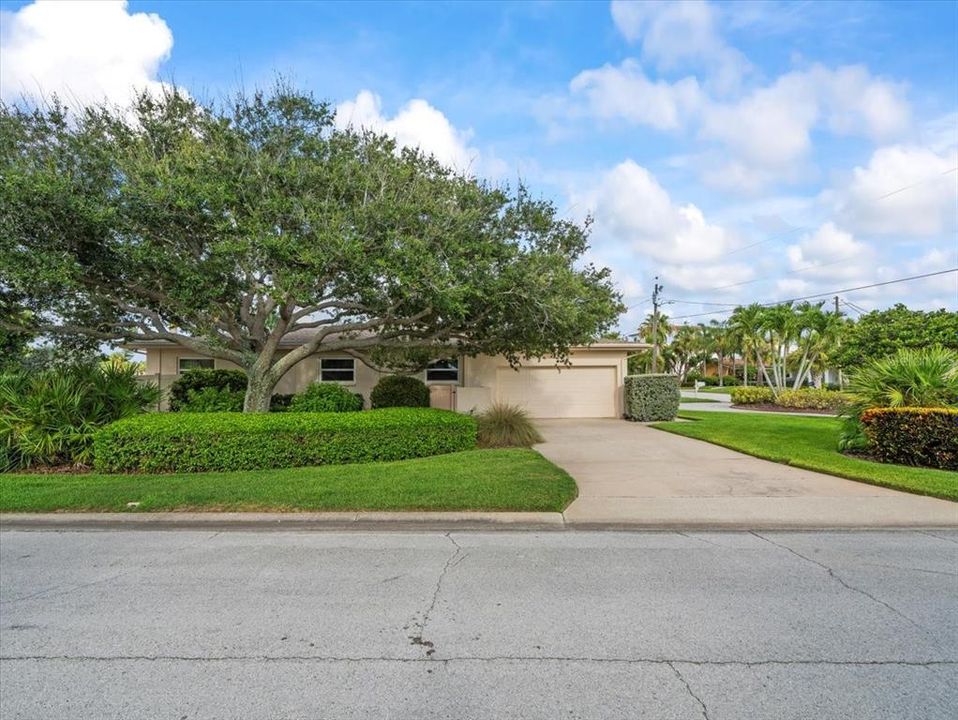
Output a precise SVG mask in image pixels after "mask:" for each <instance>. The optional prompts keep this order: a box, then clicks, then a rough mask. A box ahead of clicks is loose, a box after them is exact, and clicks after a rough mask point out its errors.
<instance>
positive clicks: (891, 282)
mask: <svg viewBox="0 0 958 720" xmlns="http://www.w3.org/2000/svg"><path fill="white" fill-rule="evenodd" d="M953 272H958V267H956V268H950V269H948V270H939V271H937V272H930V273H924V274H922V275H912V276H911V277H904V278H898V279H897V280H885V281H884V282H876V283H871V284H869V285H859V286H858V287H853V288H845V289H844V290H829V291H828V292H821V293H815V294H813V295H804V296H802V297H795V298H789V299H787V300H776V301H774V302H767V303H759V305H761V306H762V307H770V306H774V305H784V304H786V303H793V302H800V301H802V300H813V299H815V298H820V297H825V296H827V295H838V294H841V293H849V292H855V291H856V290H867V289H868V288H873V287H883V286H885V285H894V284H896V283H902V282H909V281H911V280H921V279H923V278H928V277H935V276H937V275H947V274H948V273H953ZM731 312H732V310H713V311H711V312H703V313H693V314H692V315H679V316H677V317H674V318H672V320H684V319H686V318H693V317H702V316H703V315H718V314H719V313H731Z"/></svg>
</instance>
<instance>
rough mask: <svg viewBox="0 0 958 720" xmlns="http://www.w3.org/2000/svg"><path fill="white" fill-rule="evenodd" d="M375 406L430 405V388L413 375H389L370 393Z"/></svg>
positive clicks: (371, 401) (370, 398) (372, 403)
mask: <svg viewBox="0 0 958 720" xmlns="http://www.w3.org/2000/svg"><path fill="white" fill-rule="evenodd" d="M369 401H370V404H371V405H372V406H373V407H374V408H387V407H429V388H428V387H426V383H424V382H423V381H422V380H420V379H419V378H414V377H412V376H411V375H387V376H386V377H384V378H382V379H381V380H380V381H379V382H378V383H376V387H374V388H373V391H372V393H370V395H369Z"/></svg>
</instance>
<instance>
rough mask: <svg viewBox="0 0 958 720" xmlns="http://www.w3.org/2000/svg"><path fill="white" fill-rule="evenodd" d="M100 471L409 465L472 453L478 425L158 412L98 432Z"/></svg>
mask: <svg viewBox="0 0 958 720" xmlns="http://www.w3.org/2000/svg"><path fill="white" fill-rule="evenodd" d="M94 445H95V457H96V469H97V470H99V471H103V472H136V471H142V472H200V471H228V470H248V469H249V470H255V469H270V468H285V467H300V466H304V465H335V464H343V463H359V462H373V461H377V460H405V459H408V458H416V457H425V456H427V455H439V454H442V453H449V452H457V451H460V450H468V449H471V448H473V447H475V445H476V420H475V418H473V417H470V416H468V415H460V414H458V413H454V412H450V411H448V410H435V409H431V408H389V409H385V410H374V411H370V412H362V413H359V412H355V413H293V412H285V413H181V414H179V415H175V414H172V413H155V414H150V415H143V416H140V417H134V418H130V419H128V420H123V421H121V422H117V423H114V424H112V425H110V426H108V427H106V428H103V429H102V430H100V431H99V432H98V433H97V434H96V437H95V440H94Z"/></svg>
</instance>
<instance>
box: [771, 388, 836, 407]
mask: <svg viewBox="0 0 958 720" xmlns="http://www.w3.org/2000/svg"><path fill="white" fill-rule="evenodd" d="M849 403H850V399H849V397H848V395H847V394H846V393H842V392H835V391H834V390H824V389H819V388H800V389H798V390H782V392H780V393H779V394H778V397H777V398H775V404H776V405H781V406H782V407H787V408H798V409H800V410H831V411H832V412H836V413H838V412H841V411H842V410H844V409H845V408H846V407H847V406H848V405H849Z"/></svg>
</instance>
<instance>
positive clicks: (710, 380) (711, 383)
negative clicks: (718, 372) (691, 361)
mask: <svg viewBox="0 0 958 720" xmlns="http://www.w3.org/2000/svg"><path fill="white" fill-rule="evenodd" d="M702 382H704V383H705V387H718V378H717V377H716V376H715V375H705V376H703V377H702Z"/></svg>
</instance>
